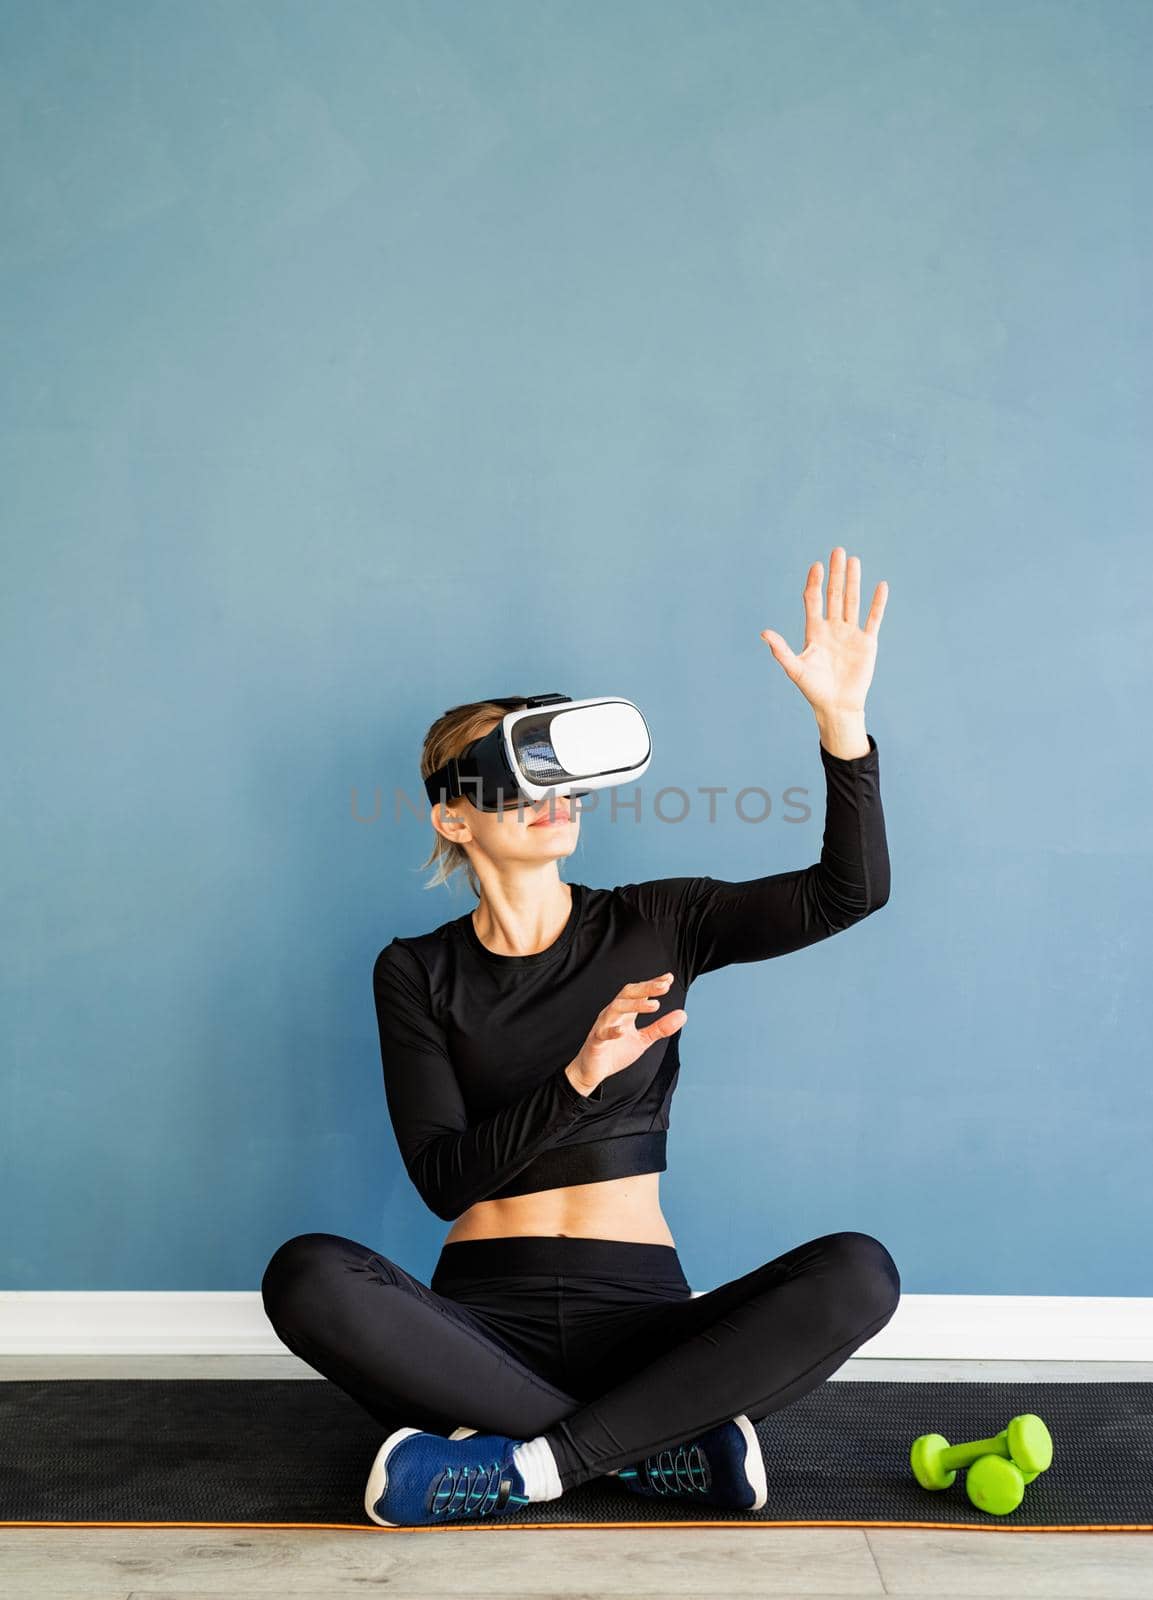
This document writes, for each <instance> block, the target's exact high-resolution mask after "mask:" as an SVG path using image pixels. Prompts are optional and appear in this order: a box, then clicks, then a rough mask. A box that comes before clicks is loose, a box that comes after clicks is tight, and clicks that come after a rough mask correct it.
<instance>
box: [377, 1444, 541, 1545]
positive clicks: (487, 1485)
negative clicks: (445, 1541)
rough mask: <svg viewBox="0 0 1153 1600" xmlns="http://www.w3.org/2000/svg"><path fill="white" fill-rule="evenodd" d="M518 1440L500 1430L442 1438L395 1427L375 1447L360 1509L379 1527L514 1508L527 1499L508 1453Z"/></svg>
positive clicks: (455, 1519)
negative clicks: (465, 1436) (377, 1446)
mask: <svg viewBox="0 0 1153 1600" xmlns="http://www.w3.org/2000/svg"><path fill="white" fill-rule="evenodd" d="M459 1431H460V1430H459V1429H458V1432H459ZM523 1443H524V1441H523V1439H510V1438H509V1437H508V1436H507V1435H506V1434H503V1433H475V1432H474V1433H472V1436H471V1437H469V1438H467V1439H457V1438H455V1437H454V1438H452V1439H446V1438H445V1437H444V1436H443V1435H442V1434H439V1433H424V1432H422V1431H421V1429H419V1428H397V1430H396V1432H395V1433H390V1434H389V1436H388V1438H387V1439H386V1440H385V1441H384V1443H383V1444H382V1445H381V1447H380V1449H379V1450H378V1451H377V1453H376V1459H375V1461H374V1462H373V1463H372V1469H371V1471H370V1472H369V1474H368V1483H367V1484H366V1486H365V1490H364V1509H365V1510H366V1511H367V1512H368V1514H369V1516H370V1517H371V1518H372V1520H373V1522H376V1523H379V1524H380V1526H381V1527H382V1528H405V1527H414V1526H418V1525H423V1524H429V1523H438V1522H445V1523H453V1522H464V1521H467V1520H471V1519H473V1518H481V1517H483V1518H489V1517H500V1515H501V1514H502V1513H503V1512H505V1511H515V1510H518V1509H519V1508H520V1507H521V1506H527V1505H528V1504H529V1498H528V1495H527V1494H526V1493H525V1490H524V1479H523V1478H522V1477H521V1475H520V1472H519V1471H518V1469H517V1466H516V1464H515V1462H514V1461H513V1454H512V1453H513V1451H514V1450H515V1448H516V1446H517V1445H518V1444H523Z"/></svg>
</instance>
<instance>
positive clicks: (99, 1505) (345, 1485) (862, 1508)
mask: <svg viewBox="0 0 1153 1600" xmlns="http://www.w3.org/2000/svg"><path fill="white" fill-rule="evenodd" d="M1022 1411H1033V1412H1036V1413H1037V1415H1038V1416H1040V1417H1041V1418H1042V1419H1043V1420H1044V1422H1045V1423H1046V1424H1047V1425H1048V1428H1049V1431H1050V1433H1051V1434H1052V1435H1053V1464H1052V1466H1051V1467H1050V1468H1049V1469H1048V1471H1046V1472H1043V1473H1041V1474H1040V1476H1039V1477H1037V1478H1035V1479H1034V1480H1033V1482H1032V1483H1031V1484H1029V1485H1028V1486H1027V1488H1026V1490H1025V1498H1024V1500H1023V1501H1022V1503H1021V1505H1020V1506H1018V1508H1017V1510H1016V1511H1014V1512H1010V1513H1009V1514H1008V1515H1007V1516H1002V1517H998V1516H993V1515H991V1514H989V1513H986V1512H983V1511H979V1510H978V1509H977V1508H976V1507H975V1506H973V1505H971V1504H970V1502H969V1499H968V1496H967V1495H966V1493H965V1487H964V1482H965V1479H964V1473H963V1472H959V1473H958V1474H957V1478H956V1481H955V1482H954V1483H953V1485H952V1487H951V1488H949V1489H945V1490H941V1491H930V1490H927V1489H922V1488H921V1487H920V1485H919V1484H918V1483H917V1482H916V1480H915V1479H914V1478H913V1476H912V1473H911V1471H910V1468H909V1446H910V1445H911V1443H912V1441H913V1440H914V1439H915V1438H916V1437H917V1435H918V1434H921V1433H942V1434H944V1435H945V1437H946V1438H948V1439H949V1440H950V1441H951V1442H954V1443H958V1442H962V1441H965V1440H969V1439H984V1438H990V1437H992V1435H994V1434H996V1433H999V1432H1000V1430H1001V1429H1002V1428H1003V1427H1004V1426H1005V1425H1006V1423H1007V1422H1008V1421H1009V1419H1010V1417H1013V1416H1015V1415H1017V1413H1019V1412H1022ZM399 1425H400V1424H399V1423H398V1426H399ZM756 1429H757V1434H758V1436H759V1438H760V1442H761V1448H762V1450H763V1453H764V1457H765V1466H766V1470H767V1476H768V1488H769V1499H768V1504H767V1505H766V1506H765V1507H764V1509H763V1510H761V1511H720V1510H715V1509H713V1508H711V1507H708V1506H699V1505H696V1504H694V1503H693V1502H692V1501H690V1500H671V1499H670V1500H667V1501H666V1500H662V1501H654V1500H647V1499H641V1498H640V1497H639V1496H635V1495H632V1494H630V1493H629V1492H628V1490H627V1489H624V1488H623V1487H622V1486H621V1485H620V1483H619V1482H618V1481H617V1480H616V1479H615V1478H611V1477H602V1478H597V1479H595V1480H594V1481H593V1482H591V1483H587V1484H582V1485H580V1486H579V1487H578V1488H575V1489H570V1490H568V1491H567V1492H566V1493H565V1494H564V1495H562V1496H561V1497H560V1499H559V1500H546V1501H542V1502H540V1503H537V1504H534V1505H531V1506H525V1507H522V1508H521V1509H519V1510H517V1511H513V1512H510V1513H506V1514H503V1515H501V1516H500V1517H499V1518H498V1519H496V1520H495V1521H494V1522H489V1521H487V1519H477V1520H475V1521H471V1522H461V1523H453V1524H449V1525H446V1526H448V1527H451V1528H461V1527H468V1528H489V1527H501V1528H508V1527H512V1526H522V1527H570V1528H571V1527H590V1526H592V1527H603V1526H612V1525H619V1526H637V1525H638V1524H662V1523H663V1524H667V1525H676V1526H680V1527H685V1526H703V1525H704V1524H707V1523H716V1522H723V1523H745V1524H748V1525H749V1526H753V1527H756V1526H766V1525H767V1526H770V1527H782V1526H788V1527H820V1526H822V1525H836V1526H840V1527H858V1528H874V1527H883V1528H927V1527H946V1528H988V1529H996V1530H997V1531H1004V1532H1013V1531H1019V1532H1026V1531H1028V1532H1044V1531H1048V1530H1054V1531H1055V1530H1061V1531H1066V1532H1069V1531H1076V1532H1094V1531H1098V1532H1111V1533H1117V1532H1141V1533H1153V1384H1149V1383H1025V1382H1020V1383H948V1382H936V1383H898V1382H876V1383H852V1382H849V1381H848V1380H838V1381H833V1382H826V1383H824V1384H823V1385H822V1386H821V1387H820V1388H818V1389H815V1390H813V1391H812V1392H811V1393H810V1394H808V1395H805V1396H803V1397H802V1398H801V1399H800V1400H797V1401H795V1402H794V1403H793V1404H792V1405H790V1406H786V1407H785V1409H784V1410H782V1411H777V1412H773V1413H772V1414H771V1415H770V1416H767V1417H764V1418H762V1419H761V1421H759V1422H758V1423H757V1424H756ZM385 1437H386V1433H385V1432H384V1431H382V1429H381V1426H380V1424H379V1423H377V1422H376V1421H374V1420H373V1418H372V1417H370V1416H369V1415H368V1413H367V1412H365V1411H364V1410H363V1409H362V1408H361V1407H360V1406H359V1405H358V1404H357V1403H356V1402H355V1401H354V1400H352V1399H351V1398H350V1397H349V1396H348V1395H346V1394H345V1393H344V1391H343V1390H341V1389H338V1388H337V1387H336V1386H335V1385H334V1384H333V1383H331V1382H329V1380H328V1379H326V1378H318V1379H293V1378H277V1379H259V1380H242V1379H217V1380H208V1379H199V1380H198V1379H180V1380H159V1379H100V1380H89V1379H54V1380H34V1381H21V1382H14V1383H0V1526H5V1527H19V1526H26V1527H44V1526H63V1525H71V1526H84V1527H91V1526H94V1525H100V1526H105V1525H114V1526H119V1527H141V1526H152V1525H161V1524H163V1525H165V1526H168V1527H172V1526H178V1527H231V1528H235V1527H278V1528H283V1527H297V1528H309V1527H317V1528H360V1529H364V1530H366V1531H370V1532H373V1533H382V1534H385V1533H390V1532H404V1533H410V1532H430V1533H437V1532H443V1531H445V1527H432V1528H428V1529H425V1528H420V1529H410V1528H404V1529H388V1528H381V1527H379V1526H377V1524H375V1523H374V1522H373V1521H372V1520H371V1518H369V1517H368V1516H367V1515H366V1513H365V1510H364V1488H365V1483H366V1481H367V1478H368V1472H369V1468H370V1467H371V1465H372V1461H373V1458H374V1456H375V1455H376V1452H377V1450H378V1449H379V1448H380V1445H381V1444H382V1443H383V1441H384V1438H385Z"/></svg>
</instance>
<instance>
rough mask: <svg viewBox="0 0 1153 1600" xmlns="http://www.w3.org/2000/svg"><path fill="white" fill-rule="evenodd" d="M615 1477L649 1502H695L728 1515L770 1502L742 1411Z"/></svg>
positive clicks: (758, 1452) (620, 1469)
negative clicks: (725, 1511)
mask: <svg viewBox="0 0 1153 1600" xmlns="http://www.w3.org/2000/svg"><path fill="white" fill-rule="evenodd" d="M613 1476H615V1477H617V1478H619V1480H620V1481H621V1483H623V1484H624V1486H625V1488H626V1489H629V1490H631V1491H632V1493H633V1494H639V1495H644V1496H646V1497H647V1498H648V1499H650V1500H663V1499H666V1498H667V1499H671V1500H695V1501H697V1503H698V1504H700V1505H706V1506H724V1507H725V1508H726V1509H728V1510H730V1511H759V1510H760V1509H761V1507H762V1506H763V1505H764V1504H765V1501H766V1500H767V1499H768V1497H769V1491H768V1485H767V1484H766V1482H765V1463H764V1458H763V1457H762V1455H761V1446H760V1443H759V1441H758V1439H757V1435H756V1432H755V1430H754V1428H753V1425H752V1423H751V1422H750V1421H749V1419H748V1417H746V1416H745V1414H744V1412H743V1411H742V1412H739V1413H738V1414H737V1416H735V1417H734V1418H733V1419H732V1421H731V1422H722V1423H719V1424H718V1425H717V1427H715V1428H710V1429H709V1430H708V1432H707V1433H701V1434H698V1435H697V1437H696V1438H695V1439H690V1440H688V1442H687V1443H685V1444H677V1445H672V1446H670V1447H669V1448H668V1449H667V1450H658V1451H656V1452H655V1454H653V1455H651V1456H646V1457H645V1459H644V1460H643V1461H637V1462H634V1463H633V1464H632V1465H631V1466H628V1467H618V1468H617V1470H616V1472H615V1474H613Z"/></svg>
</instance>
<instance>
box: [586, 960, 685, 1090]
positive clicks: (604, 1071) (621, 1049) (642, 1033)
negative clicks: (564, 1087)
mask: <svg viewBox="0 0 1153 1600" xmlns="http://www.w3.org/2000/svg"><path fill="white" fill-rule="evenodd" d="M672 981H673V974H672V973H671V972H664V973H662V974H661V975H660V977H657V978H642V979H641V980H640V982H639V983H626V984H625V986H624V988H623V989H622V990H621V991H620V993H619V994H618V995H617V996H616V998H615V999H613V1000H610V1001H609V1003H608V1005H607V1006H606V1007H605V1008H604V1010H603V1011H602V1012H601V1014H600V1016H599V1017H598V1018H597V1019H596V1021H595V1022H594V1023H593V1025H592V1030H591V1032H590V1033H589V1036H588V1038H587V1039H586V1040H585V1042H584V1044H583V1045H582V1046H581V1049H580V1051H579V1053H578V1054H577V1056H576V1059H575V1060H574V1061H572V1062H570V1063H569V1065H568V1067H566V1069H565V1070H566V1072H567V1073H568V1075H569V1079H570V1081H571V1082H572V1084H573V1087H574V1088H576V1089H579V1090H580V1092H581V1093H582V1094H591V1093H592V1091H593V1090H594V1089H595V1088H596V1086H597V1084H598V1083H603V1082H604V1080H605V1079H606V1078H611V1077H612V1076H613V1074H614V1073H616V1072H623V1071H624V1069H625V1068H626V1067H631V1066H632V1064H633V1062H634V1061H636V1060H637V1059H638V1058H639V1057H640V1056H643V1055H644V1053H645V1051H646V1050H647V1049H648V1048H649V1046H650V1045H653V1044H656V1042H657V1040H658V1039H667V1038H668V1036H669V1035H670V1034H671V1033H676V1031H677V1029H678V1028H681V1027H683V1026H684V1024H685V1023H686V1022H687V1021H688V1020H689V1019H688V1012H687V1011H669V1012H668V1013H666V1015H665V1016H663V1017H658V1018H657V1020H656V1021H655V1022H650V1023H649V1025H648V1027H647V1028H638V1027H637V1025H636V1024H637V1016H638V1014H639V1013H640V1012H642V1011H653V1010H657V1009H659V1008H660V1003H661V998H662V997H663V996H664V995H665V994H667V992H668V987H669V984H670V983H672Z"/></svg>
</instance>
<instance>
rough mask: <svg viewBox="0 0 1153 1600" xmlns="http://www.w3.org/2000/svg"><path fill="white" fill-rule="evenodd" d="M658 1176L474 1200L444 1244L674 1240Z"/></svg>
mask: <svg viewBox="0 0 1153 1600" xmlns="http://www.w3.org/2000/svg"><path fill="white" fill-rule="evenodd" d="M660 1182H661V1175H660V1173H659V1172H642V1173H638V1174H637V1175H636V1176H635V1177H631V1178H609V1179H607V1180H605V1181H604V1182H602V1183H574V1184H570V1185H569V1186H568V1187H567V1188H564V1189H538V1190H537V1191H536V1193H535V1194H515V1195H510V1196H509V1197H508V1198H507V1199H505V1200H478V1201H477V1203H476V1205H474V1206H469V1208H468V1210H467V1211H466V1212H464V1213H463V1215H461V1216H459V1217H457V1219H456V1221H455V1222H454V1223H453V1225H452V1227H451V1228H450V1229H449V1231H448V1233H447V1235H446V1236H445V1240H444V1243H445V1244H452V1243H453V1242H454V1241H455V1240H457V1239H502V1238H510V1237H512V1236H514V1235H524V1234H537V1235H540V1236H543V1237H545V1238H561V1239H619V1240H622V1241H625V1242H630V1243H634V1244H670V1245H672V1246H673V1248H674V1249H675V1248H676V1240H675V1239H674V1238H673V1236H672V1233H671V1232H670V1231H669V1225H668V1223H667V1222H666V1221H665V1219H664V1214H663V1212H662V1211H661V1197H660Z"/></svg>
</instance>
